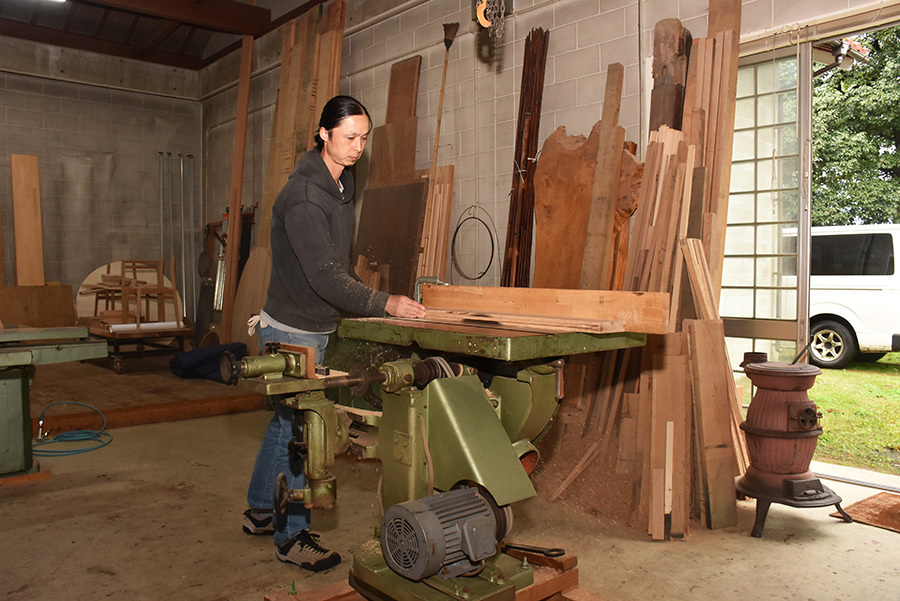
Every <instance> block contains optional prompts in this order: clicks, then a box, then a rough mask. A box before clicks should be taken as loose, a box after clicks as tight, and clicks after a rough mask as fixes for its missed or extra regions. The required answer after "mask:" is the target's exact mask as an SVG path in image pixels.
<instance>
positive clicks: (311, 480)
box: [222, 319, 645, 601]
mask: <svg viewBox="0 0 900 601" xmlns="http://www.w3.org/2000/svg"><path fill="white" fill-rule="evenodd" d="M332 338H333V339H332V341H331V344H330V345H329V347H328V350H327V352H326V357H327V359H328V368H327V369H326V368H323V367H321V366H316V365H315V364H314V361H312V360H311V357H313V356H314V352H313V351H312V349H306V348H303V347H293V346H289V345H279V346H277V347H273V348H270V349H268V350H269V352H268V353H267V354H264V355H261V356H256V357H252V356H251V357H246V358H244V359H243V360H241V361H236V360H235V359H234V358H233V357H230V356H226V357H224V358H223V361H222V372H223V373H222V375H223V378H224V379H225V381H232V382H237V383H239V384H240V385H241V386H245V387H247V388H250V389H252V390H255V391H258V392H260V393H262V394H265V395H284V396H281V397H280V402H281V403H283V404H285V405H288V406H290V407H292V408H294V409H296V410H297V411H296V417H295V425H296V427H295V432H296V434H297V436H296V437H295V439H294V440H292V441H291V444H290V452H291V456H292V458H294V459H296V460H300V461H303V462H304V467H305V473H306V477H307V486H306V488H305V489H303V490H289V489H287V486H286V478H284V477H283V475H282V476H280V477H279V482H278V486H277V490H276V499H275V505H276V508H275V511H276V519H282V516H283V515H284V512H285V511H286V509H287V504H288V503H291V502H302V503H304V504H305V505H306V506H307V507H310V508H325V509H327V508H331V507H333V506H334V504H335V501H336V498H337V482H336V481H335V478H334V477H333V476H332V474H331V472H330V471H329V467H330V466H331V465H333V464H334V457H335V455H336V454H338V453H341V452H345V451H349V452H351V453H353V454H355V455H357V456H358V457H360V458H364V459H378V460H380V461H381V463H382V481H381V490H380V491H379V494H380V499H381V504H382V509H383V512H384V514H383V517H382V520H381V524H380V528H378V529H377V531H378V532H379V535H378V537H377V540H372V541H371V542H370V543H369V544H366V545H363V546H362V548H361V549H360V550H358V551H357V552H356V553H355V555H354V558H353V565H352V567H351V571H350V583H351V585H352V586H353V587H354V588H355V589H356V590H358V591H359V592H360V593H361V594H362V595H363V596H365V597H366V598H368V599H374V600H382V599H408V600H435V601H437V600H441V601H444V600H446V599H448V598H454V599H466V600H470V599H471V600H477V601H482V600H488V599H491V600H499V599H513V598H514V597H515V592H516V590H519V589H522V588H524V587H525V586H528V585H530V584H531V583H532V581H533V574H532V570H531V568H530V567H529V566H528V565H527V563H523V562H522V561H519V560H515V559H513V558H511V557H509V556H507V555H504V554H502V553H499V552H498V550H499V548H500V546H501V543H502V542H503V540H504V539H505V538H506V536H507V535H508V534H509V533H510V531H511V529H512V526H513V515H512V505H513V504H514V503H515V502H517V501H522V500H524V499H528V498H529V497H532V496H534V495H535V490H534V487H533V486H532V484H531V481H530V479H529V473H530V472H531V470H532V469H533V468H534V466H535V464H536V463H537V460H538V451H537V449H536V448H535V445H536V443H537V442H538V441H539V440H540V438H541V437H542V436H543V435H544V434H545V433H546V431H547V429H548V428H549V426H550V423H551V421H552V418H553V416H554V415H555V413H556V411H557V408H558V405H559V399H560V398H562V385H563V379H562V368H563V362H562V360H561V359H560V358H561V357H564V356H567V355H573V354H579V353H592V352H597V351H603V350H609V349H616V348H625V347H632V346H641V345H643V344H644V342H645V335H643V334H634V333H628V332H618V333H609V334H588V333H577V332H575V333H573V332H566V333H559V334H534V333H526V332H519V331H509V330H503V329H500V328H492V327H490V326H488V327H484V326H483V325H481V326H474V325H473V326H469V325H465V324H463V325H455V326H448V325H445V324H436V323H429V322H422V321H420V320H396V319H351V320H344V321H342V322H341V323H340V324H339V327H338V332H337V336H336V337H332ZM301 432H302V434H301Z"/></svg>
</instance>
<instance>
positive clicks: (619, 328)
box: [424, 308, 625, 334]
mask: <svg viewBox="0 0 900 601" xmlns="http://www.w3.org/2000/svg"><path fill="white" fill-rule="evenodd" d="M424 319H426V320H428V321H432V322H435V323H461V324H482V325H489V326H495V327H502V328H510V329H519V330H521V331H523V332H549V333H564V332H588V333H591V334H609V333H613V332H624V331H625V328H624V325H623V324H622V322H621V321H612V320H605V319H604V320H601V319H585V318H582V317H579V318H565V317H548V316H543V315H511V314H508V313H489V312H484V311H460V310H453V309H449V310H448V309H432V308H426V309H425V317H424Z"/></svg>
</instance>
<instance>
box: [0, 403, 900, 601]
mask: <svg viewBox="0 0 900 601" xmlns="http://www.w3.org/2000/svg"><path fill="white" fill-rule="evenodd" d="M269 417H270V414H269V413H268V412H265V411H258V412H252V413H242V414H232V415H224V416H219V417H209V418H202V419H195V420H188V421H181V422H170V423H163V424H151V425H144V426H134V427H128V428H120V429H116V430H112V431H111V433H112V435H113V437H114V440H113V442H112V443H111V444H110V445H109V446H107V447H105V448H103V449H101V450H98V451H94V452H90V453H85V454H81V455H74V456H69V457H57V458H43V459H41V465H42V468H43V470H45V471H47V470H49V471H50V472H51V473H52V475H51V477H50V478H49V479H47V480H43V481H40V482H32V483H27V484H17V485H11V486H0V565H2V569H0V597H2V598H3V599H5V600H8V601H16V600H20V599H37V598H47V597H48V596H52V597H54V598H57V597H65V598H69V599H101V598H105V597H116V598H134V599H166V598H171V599H178V600H179V601H192V600H245V599H246V600H253V601H261V600H262V598H263V596H264V595H265V593H267V592H275V591H278V590H284V589H286V588H289V587H290V586H291V584H292V582H293V583H294V585H295V586H296V588H297V589H298V590H299V591H303V590H309V589H313V588H316V587H319V586H322V585H325V584H329V583H333V582H336V581H339V580H343V579H345V578H346V577H347V571H348V569H349V565H350V563H351V555H352V553H353V551H354V550H355V549H356V548H357V547H358V546H359V545H360V544H361V543H363V542H364V541H366V540H368V539H370V537H371V536H372V532H373V526H374V525H375V524H376V523H377V521H378V517H379V512H378V508H377V505H376V500H375V493H374V490H375V487H376V484H377V481H378V477H379V469H378V465H379V464H378V463H377V462H366V463H361V462H357V461H354V460H351V459H347V458H342V459H339V460H338V462H337V465H336V469H335V472H336V474H337V476H338V487H339V488H338V498H339V501H338V507H337V508H336V509H335V510H333V511H330V512H317V513H316V514H315V515H314V516H313V530H314V531H317V532H319V533H320V534H322V542H323V543H324V544H326V545H327V546H329V547H331V548H333V549H336V550H338V551H339V552H340V553H341V554H342V555H343V556H344V558H345V561H344V562H343V563H342V564H341V565H340V566H339V567H337V568H334V569H332V570H330V571H329V572H326V573H323V574H319V575H312V574H309V573H307V572H304V571H303V570H301V569H299V568H297V567H294V566H290V565H287V564H283V563H281V562H279V561H277V560H276V559H275V556H274V552H273V551H274V549H273V545H272V543H271V541H270V540H269V539H268V538H266V537H250V536H247V535H245V534H243V533H242V531H241V529H240V523H241V519H242V515H241V514H242V512H243V510H244V508H245V500H244V499H245V494H246V485H247V479H248V477H249V474H250V470H251V467H252V464H253V460H254V457H255V454H256V450H257V447H258V444H259V441H260V439H261V436H262V432H263V429H264V428H265V424H266V423H267V421H268V419H269ZM813 469H814V470H815V471H817V472H819V473H828V474H831V475H844V476H845V477H850V478H854V479H857V480H867V481H873V480H878V481H880V482H881V483H883V484H888V485H890V486H895V487H896V486H898V480H900V478H896V477H888V476H884V475H879V474H872V473H869V472H860V471H858V470H847V469H846V468H837V467H836V466H822V465H814V466H813ZM827 484H828V486H829V487H831V488H832V489H833V490H834V491H835V492H837V493H838V494H839V495H841V496H842V497H843V498H844V506H845V507H846V506H847V505H849V504H851V503H853V502H855V501H857V500H860V499H862V498H865V497H868V496H870V495H872V494H875V493H876V492H878V491H876V490H874V489H872V488H866V487H860V486H854V485H849V484H844V483H841V482H828V483H827ZM831 509H832V508H821V509H792V508H789V507H785V506H782V505H773V506H772V508H771V510H770V512H769V517H768V520H767V523H766V528H765V532H764V533H763V538H762V539H755V538H751V537H750V536H749V531H750V528H751V526H752V524H753V519H754V501H752V500H748V501H740V502H739V524H738V526H737V527H736V528H733V529H726V530H719V531H709V530H706V529H704V528H702V527H701V526H700V525H699V524H698V523H694V524H692V534H691V536H690V538H688V539H687V540H686V541H669V542H664V543H653V542H650V541H649V540H648V538H647V537H645V536H643V535H642V534H641V533H639V532H635V531H633V530H627V529H624V528H622V527H620V526H618V525H616V523H615V522H613V521H612V520H610V519H607V518H604V517H595V516H592V515H588V514H585V513H583V512H580V511H577V510H574V509H571V508H567V507H566V506H564V505H560V506H554V507H548V504H547V503H546V502H545V501H543V500H541V499H540V498H536V499H531V500H528V501H524V502H522V503H519V504H517V506H516V507H515V521H516V524H515V528H514V530H513V534H512V535H511V536H510V540H511V541H515V542H521V543H530V544H540V545H546V546H562V547H564V548H565V549H566V550H567V551H568V552H569V553H573V554H575V555H577V556H578V562H579V567H580V586H581V588H582V589H584V590H586V591H589V592H591V593H594V594H596V595H597V596H599V597H601V598H602V599H606V600H609V601H613V600H622V601H629V600H639V599H640V600H645V599H671V600H680V599H691V600H697V599H737V598H741V599H786V600H791V601H794V600H798V599H799V600H815V601H828V600H833V601H837V600H841V601H850V600H857V599H900V535H898V534H897V533H894V532H891V531H888V530H882V529H879V528H875V527H872V526H867V525H863V524H856V523H854V524H846V523H843V522H841V521H839V520H836V519H834V518H831V517H829V516H828V514H829V512H830V511H831ZM123 595H134V597H123ZM298 598H302V596H298Z"/></svg>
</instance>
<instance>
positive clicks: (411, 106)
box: [384, 54, 422, 124]
mask: <svg viewBox="0 0 900 601" xmlns="http://www.w3.org/2000/svg"><path fill="white" fill-rule="evenodd" d="M421 67H422V55H421V54H418V55H416V56H412V57H410V58H407V59H405V60H402V61H398V62H396V63H394V64H393V65H391V78H390V82H389V83H388V97H387V112H386V115H385V119H384V122H385V123H386V124H390V123H396V122H398V121H403V120H404V119H408V118H410V117H415V116H416V101H417V99H418V97H419V72H420V71H421Z"/></svg>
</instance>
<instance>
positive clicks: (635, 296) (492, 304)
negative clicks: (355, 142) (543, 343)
mask: <svg viewBox="0 0 900 601" xmlns="http://www.w3.org/2000/svg"><path fill="white" fill-rule="evenodd" d="M367 256H368V255H367ZM422 298H423V303H424V304H425V306H426V307H430V308H435V309H460V310H479V311H490V312H494V313H508V314H512V315H523V314H531V315H546V316H555V317H574V318H585V319H610V320H615V321H622V322H623V323H624V326H625V330H626V331H629V332H640V333H650V334H653V333H656V334H662V333H665V332H666V328H667V327H668V321H669V320H668V307H669V303H668V295H667V294H662V293H649V292H645V293H636V292H623V291H617V290H560V289H550V288H505V287H481V286H479V287H476V286H436V285H430V284H426V285H424V286H423V287H422Z"/></svg>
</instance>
